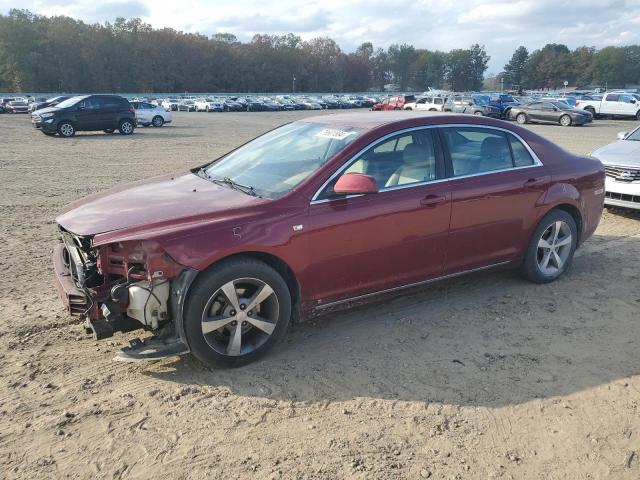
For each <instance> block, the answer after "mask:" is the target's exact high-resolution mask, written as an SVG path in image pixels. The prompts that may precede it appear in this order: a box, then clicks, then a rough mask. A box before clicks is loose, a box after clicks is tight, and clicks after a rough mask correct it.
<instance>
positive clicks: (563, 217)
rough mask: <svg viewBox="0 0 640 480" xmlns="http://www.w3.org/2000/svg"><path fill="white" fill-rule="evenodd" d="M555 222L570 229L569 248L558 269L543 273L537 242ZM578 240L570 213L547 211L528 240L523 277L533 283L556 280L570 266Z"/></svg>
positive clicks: (555, 210)
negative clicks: (561, 223)
mask: <svg viewBox="0 0 640 480" xmlns="http://www.w3.org/2000/svg"><path fill="white" fill-rule="evenodd" d="M556 222H563V223H564V224H566V225H567V226H568V227H569V229H570V231H571V242H570V249H569V250H568V251H567V252H566V253H567V257H566V259H565V260H564V262H563V265H562V267H561V268H560V269H558V270H557V271H556V272H554V273H545V272H543V271H542V270H541V267H540V265H539V261H540V257H539V254H540V253H542V251H540V248H539V243H540V241H541V238H542V237H543V235H545V233H546V232H547V231H548V230H549V229H550V228H553V226H554V224H555V223H556ZM577 240H578V228H577V226H576V222H575V220H574V219H573V217H572V216H571V215H569V214H568V213H567V212H565V211H564V210H558V209H554V210H551V211H550V212H549V213H547V214H546V215H545V216H544V217H543V218H542V220H540V222H539V223H538V226H537V227H536V229H535V230H534V232H533V235H531V240H530V241H529V246H528V247H527V253H526V256H525V259H524V262H523V264H522V267H521V271H522V274H523V275H524V277H525V278H526V279H528V280H530V281H531V282H534V283H549V282H553V281H554V280H556V279H557V278H558V277H560V276H561V275H562V274H563V273H564V272H566V271H567V269H568V268H569V267H570V266H571V261H572V260H573V254H574V253H575V251H576V246H577Z"/></svg>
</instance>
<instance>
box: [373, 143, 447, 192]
mask: <svg viewBox="0 0 640 480" xmlns="http://www.w3.org/2000/svg"><path fill="white" fill-rule="evenodd" d="M435 167H436V159H435V157H434V154H433V147H432V146H431V145H420V144H417V143H410V144H408V145H407V146H405V147H404V150H403V151H402V165H401V166H400V167H398V169H397V170H396V171H395V172H393V174H392V175H391V177H389V180H387V183H386V184H385V187H396V186H398V185H407V184H410V183H416V182H424V181H426V180H431V179H433V178H435Z"/></svg>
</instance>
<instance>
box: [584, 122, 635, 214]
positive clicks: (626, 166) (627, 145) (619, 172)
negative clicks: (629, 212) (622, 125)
mask: <svg viewBox="0 0 640 480" xmlns="http://www.w3.org/2000/svg"><path fill="white" fill-rule="evenodd" d="M591 155H592V156H593V157H595V158H597V159H598V160H600V161H601V162H602V163H603V164H604V168H605V173H606V175H607V177H606V180H605V199H604V203H605V205H613V206H617V207H625V208H633V209H635V210H640V127H637V128H636V129H635V130H633V131H632V132H631V133H627V132H620V133H618V141H617V142H613V143H610V144H609V145H605V146H604V147H602V148H599V149H598V150H595V151H594V152H593V153H591Z"/></svg>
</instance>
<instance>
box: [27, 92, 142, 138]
mask: <svg viewBox="0 0 640 480" xmlns="http://www.w3.org/2000/svg"><path fill="white" fill-rule="evenodd" d="M31 123H32V124H33V126H34V127H35V128H38V129H40V131H41V132H42V133H44V134H45V135H49V136H54V135H56V134H58V135H60V136H61V137H73V136H74V135H75V134H76V132H78V131H85V132H86V131H100V130H102V131H104V132H105V133H113V132H115V131H116V130H118V131H119V132H120V133H121V134H122V135H131V134H132V133H133V130H134V129H135V125H136V111H135V110H134V108H133V106H131V104H130V103H129V100H127V99H126V98H123V97H121V96H119V95H81V96H77V97H71V98H69V99H68V100H65V101H64V102H60V103H59V104H58V105H56V106H55V107H49V108H43V109H42V110H36V111H35V112H33V114H32V115H31Z"/></svg>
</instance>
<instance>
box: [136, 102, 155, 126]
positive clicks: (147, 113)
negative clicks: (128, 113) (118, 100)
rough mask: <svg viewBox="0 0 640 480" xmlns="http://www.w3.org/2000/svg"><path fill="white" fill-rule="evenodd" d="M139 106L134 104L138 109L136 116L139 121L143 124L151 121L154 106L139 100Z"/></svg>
mask: <svg viewBox="0 0 640 480" xmlns="http://www.w3.org/2000/svg"><path fill="white" fill-rule="evenodd" d="M137 105H138V106H137V107H136V106H135V105H134V107H135V109H136V118H137V120H138V122H140V123H143V124H145V125H146V124H148V123H151V115H152V112H153V110H152V107H151V105H149V104H147V103H144V102H137Z"/></svg>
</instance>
